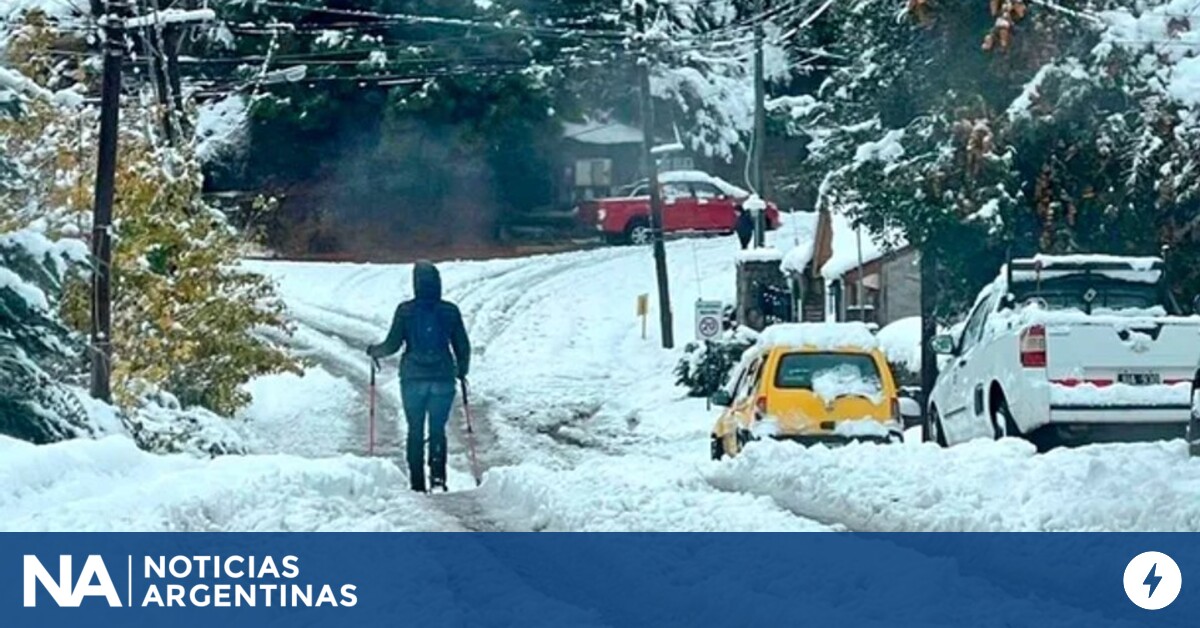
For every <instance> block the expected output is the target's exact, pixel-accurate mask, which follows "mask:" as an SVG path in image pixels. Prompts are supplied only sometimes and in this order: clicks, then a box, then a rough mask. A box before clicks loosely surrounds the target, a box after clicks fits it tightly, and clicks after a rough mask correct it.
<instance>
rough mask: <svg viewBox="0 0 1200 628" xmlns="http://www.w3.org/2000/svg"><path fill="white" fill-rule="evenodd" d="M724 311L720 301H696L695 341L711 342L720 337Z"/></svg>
mask: <svg viewBox="0 0 1200 628" xmlns="http://www.w3.org/2000/svg"><path fill="white" fill-rule="evenodd" d="M724 310H725V304H724V303H722V302H721V301H703V300H700V301H696V340H700V341H703V340H713V339H715V338H716V337H717V336H720V335H721V318H722V315H723V313H724Z"/></svg>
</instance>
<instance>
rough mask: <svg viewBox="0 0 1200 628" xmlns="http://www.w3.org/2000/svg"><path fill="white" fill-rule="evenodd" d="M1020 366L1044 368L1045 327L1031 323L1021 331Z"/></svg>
mask: <svg viewBox="0 0 1200 628" xmlns="http://www.w3.org/2000/svg"><path fill="white" fill-rule="evenodd" d="M1021 366H1023V367H1025V368H1044V367H1045V366H1046V327H1045V326H1043V325H1032V326H1030V327H1028V328H1026V329H1025V331H1022V332H1021Z"/></svg>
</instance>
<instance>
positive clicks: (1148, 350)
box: [925, 255, 1200, 449]
mask: <svg viewBox="0 0 1200 628" xmlns="http://www.w3.org/2000/svg"><path fill="white" fill-rule="evenodd" d="M1178 314H1179V308H1178V307H1177V306H1176V305H1175V301H1174V299H1173V298H1172V297H1171V295H1170V291H1169V290H1168V289H1167V287H1166V281H1165V277H1164V265H1163V262H1162V260H1161V259H1159V258H1154V257H1116V256H1108V255H1068V256H1049V255H1039V256H1036V257H1034V258H1032V259H1018V260H1013V261H1012V262H1010V263H1009V264H1008V265H1007V266H1006V267H1005V268H1004V269H1002V270H1001V273H1000V276H999V277H997V278H996V280H995V281H994V282H992V284H991V285H989V286H987V287H986V288H984V290H983V291H982V292H981V293H980V294H979V296H978V298H977V299H976V301H975V306H974V307H973V309H972V310H971V313H970V315H968V317H967V319H966V321H965V324H964V325H962V326H961V331H960V332H959V333H957V334H955V335H942V336H938V337H937V338H936V339H935V340H934V343H933V344H934V347H933V348H934V350H935V351H937V352H938V353H939V354H943V355H944V356H945V357H943V358H942V360H941V362H942V363H943V364H944V366H943V368H942V370H941V372H940V373H939V375H938V378H937V384H936V385H935V386H934V388H933V391H932V393H931V394H930V402H929V412H927V413H926V424H925V434H926V437H927V439H928V440H933V441H936V442H938V443H940V444H942V445H943V446H946V445H953V444H955V443H959V442H963V441H966V440H969V439H972V438H979V437H984V438H1000V437H1001V436H1004V435H1009V436H1023V437H1026V438H1028V439H1030V440H1031V441H1033V442H1034V443H1035V444H1037V445H1038V447H1039V448H1040V449H1045V448H1048V447H1052V446H1054V445H1059V444H1068V445H1071V444H1084V443H1092V442H1106V441H1130V440H1150V439H1158V438H1180V437H1183V436H1184V431H1185V429H1186V426H1187V424H1188V419H1189V415H1190V414H1191V412H1190V409H1191V391H1192V382H1193V380H1194V379H1195V378H1196V375H1197V360H1198V358H1200V317H1197V316H1187V317H1185V316H1180V315H1178Z"/></svg>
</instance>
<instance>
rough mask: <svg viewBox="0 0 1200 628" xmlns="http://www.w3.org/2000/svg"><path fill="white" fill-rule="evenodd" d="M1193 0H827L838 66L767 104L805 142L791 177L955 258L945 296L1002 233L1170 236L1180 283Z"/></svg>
mask: <svg viewBox="0 0 1200 628" xmlns="http://www.w3.org/2000/svg"><path fill="white" fill-rule="evenodd" d="M1194 11H1195V9H1194V8H1191V7H1190V6H1188V5H1186V4H1185V3H1181V2H1167V3H1165V4H1156V3H1150V4H1146V3H1140V4H1137V5H1134V3H1132V2H1122V1H1120V0H1113V1H1109V2H1086V3H1078V4H1076V5H1073V7H1072V8H1064V7H1062V6H1060V5H1058V4H1053V3H1038V4H1036V5H1032V6H1027V5H1025V4H1024V3H1023V2H1022V1H1020V0H996V1H993V2H991V3H981V4H974V3H949V4H946V3H935V2H928V1H924V0H912V1H911V2H909V3H908V4H907V5H904V6H897V5H896V4H895V3H894V2H891V1H890V0H860V1H859V2H856V3H852V4H849V5H840V6H838V7H836V8H834V9H832V10H831V11H830V13H829V14H828V15H827V16H826V17H825V18H824V19H825V20H826V21H827V23H826V24H825V25H824V28H823V29H822V31H821V33H822V35H823V36H829V33H830V32H833V33H834V40H835V41H836V44H834V45H833V47H834V49H835V50H836V51H837V52H838V53H841V55H842V56H844V57H845V59H846V63H845V65H844V66H842V67H840V68H838V69H837V70H836V71H834V72H833V73H832V74H831V75H830V76H829V78H828V79H827V80H826V81H825V83H824V84H823V85H822V86H821V88H820V90H819V92H818V93H817V94H815V95H813V97H811V98H808V99H801V100H798V101H793V102H789V103H787V105H788V106H786V107H779V108H777V109H776V115H778V116H781V117H784V118H786V122H787V124H788V125H789V127H790V128H791V130H792V131H794V132H797V133H802V134H804V135H806V136H807V137H808V138H809V141H810V144H809V149H810V153H811V155H810V158H809V160H808V162H807V163H806V164H804V165H803V166H802V167H800V168H798V169H797V172H798V176H797V177H796V180H795V183H796V184H797V185H806V186H809V187H811V188H812V189H815V190H817V191H818V194H819V197H818V203H819V205H821V206H824V207H827V208H836V209H838V210H840V211H845V212H847V213H849V214H851V215H852V216H854V217H855V218H857V219H859V220H860V221H862V223H863V224H865V225H867V226H869V227H870V228H872V229H873V230H874V231H876V232H877V233H880V234H884V235H888V234H899V235H903V236H905V237H906V239H907V240H908V241H910V242H915V243H918V244H921V245H924V246H926V247H927V248H929V249H930V250H932V251H934V252H935V254H936V255H937V256H938V257H939V259H942V260H943V261H945V262H946V263H947V266H946V267H947V268H951V269H956V271H957V272H955V273H950V275H951V276H954V279H955V280H956V281H958V283H959V285H958V286H957V287H958V288H960V289H961V290H960V291H959V293H958V294H959V296H960V297H966V295H967V294H969V293H970V292H971V291H972V290H973V288H974V286H973V285H971V284H977V283H978V281H980V280H981V279H983V278H984V276H985V275H986V274H987V273H989V272H993V271H994V268H995V265H996V262H997V261H999V258H1000V257H1002V254H1003V251H1004V250H1005V249H1008V248H1010V247H1011V249H1012V250H1013V251H1014V252H1015V253H1032V252H1036V251H1044V252H1067V251H1106V252H1112V253H1141V254H1156V253H1158V252H1159V248H1160V246H1161V245H1164V244H1167V245H1172V246H1175V247H1176V251H1177V252H1178V253H1179V255H1177V256H1176V257H1175V262H1174V263H1173V270H1176V271H1180V272H1178V273H1177V274H1176V279H1177V280H1181V282H1182V283H1183V284H1184V285H1188V286H1190V287H1195V285H1196V277H1195V275H1194V273H1195V271H1194V270H1192V269H1194V268H1195V264H1190V263H1184V260H1191V259H1192V258H1194V257H1195V254H1196V253H1195V251H1194V248H1195V247H1194V245H1192V244H1191V242H1192V237H1191V235H1190V233H1191V229H1192V225H1193V224H1194V222H1195V220H1194V219H1195V217H1196V215H1197V209H1198V206H1197V204H1196V200H1195V185H1196V178H1195V177H1194V176H1192V175H1191V173H1192V172H1194V169H1195V167H1196V160H1197V156H1198V155H1200V153H1198V152H1197V150H1196V149H1197V146H1196V131H1195V124H1196V122H1195V119H1196V111H1195V110H1194V109H1193V106H1194V105H1195V102H1193V101H1190V100H1189V98H1190V97H1186V96H1185V97H1181V95H1182V94H1184V93H1186V92H1188V90H1187V87H1186V86H1187V85H1190V83H1189V81H1190V80H1191V76H1192V75H1191V74H1190V72H1189V70H1190V66H1191V63H1190V58H1189V57H1188V56H1187V54H1188V50H1189V48H1188V46H1189V45H1190V44H1189V42H1190V41H1192V37H1193V35H1192V31H1191V30H1190V26H1189V25H1190V24H1191V21H1194V16H1192V17H1191V20H1189V19H1188V17H1189V16H1190V14H1191V13H1193V12H1194ZM1135 14H1137V15H1140V17H1135ZM1172 16H1175V17H1172ZM814 43H815V42H814ZM1180 44H1182V45H1180ZM1185 274H1186V275H1187V276H1186V277H1185V276H1184V275H1185Z"/></svg>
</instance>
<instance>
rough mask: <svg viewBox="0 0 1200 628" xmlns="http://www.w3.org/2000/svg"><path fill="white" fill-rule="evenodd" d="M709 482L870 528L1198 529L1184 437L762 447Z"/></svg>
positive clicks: (1199, 499)
mask: <svg viewBox="0 0 1200 628" xmlns="http://www.w3.org/2000/svg"><path fill="white" fill-rule="evenodd" d="M708 479H709V482H711V483H712V484H713V485H714V486H716V487H718V488H721V489H723V490H728V491H737V492H746V493H751V494H756V495H767V496H770V497H771V498H773V499H774V500H775V502H776V503H778V504H779V505H780V506H782V507H784V508H787V509H788V510H791V511H792V512H795V513H796V514H799V515H802V516H805V517H811V518H813V519H816V520H818V521H830V520H836V521H840V522H842V523H845V524H846V525H847V526H849V527H850V528H851V529H854V530H870V531H1067V530H1071V531H1166V530H1172V531H1200V458H1189V457H1188V454H1187V446H1186V445H1185V444H1184V443H1183V442H1182V441H1172V442H1168V443H1146V444H1120V445H1095V446H1091V447H1086V448H1081V449H1059V450H1055V451H1052V452H1050V453H1047V454H1042V455H1038V454H1036V453H1035V451H1034V448H1033V446H1032V445H1030V444H1029V443H1027V442H1025V441H1021V440H1016V439H1004V440H1001V441H998V442H994V441H975V442H970V443H966V444H964V445H961V446H958V447H953V448H950V449H941V448H939V447H937V446H935V445H932V444H920V445H901V446H887V445H871V444H855V445H849V446H846V447H842V448H837V449H828V448H825V447H823V446H814V447H810V448H807V449H803V448H801V447H799V446H797V445H795V444H792V443H780V442H774V441H762V442H757V443H754V444H753V446H751V447H747V448H746V451H745V452H744V453H743V455H742V456H739V457H738V458H736V459H734V460H731V461H729V462H727V463H725V464H721V465H717V466H715V467H713V468H712V470H711V471H710V472H709V473H708Z"/></svg>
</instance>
